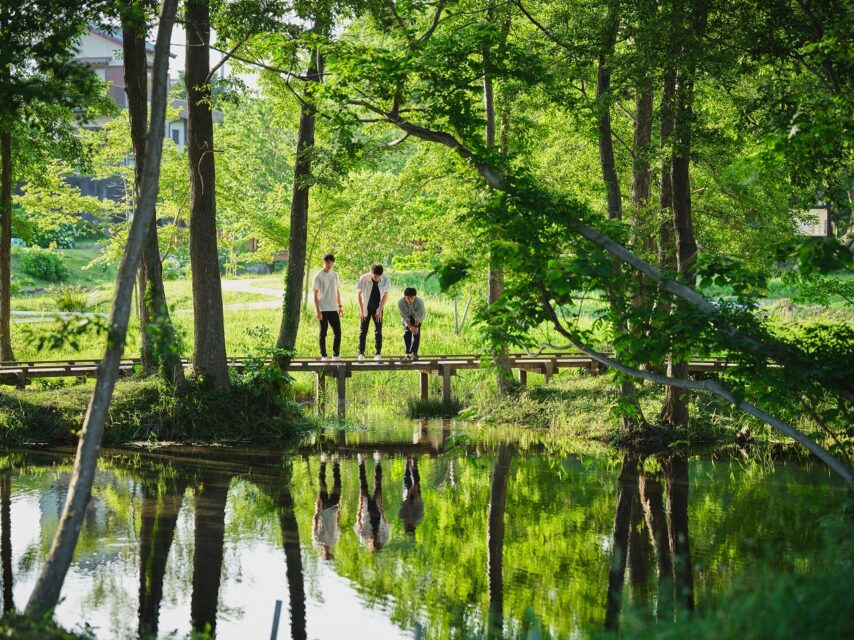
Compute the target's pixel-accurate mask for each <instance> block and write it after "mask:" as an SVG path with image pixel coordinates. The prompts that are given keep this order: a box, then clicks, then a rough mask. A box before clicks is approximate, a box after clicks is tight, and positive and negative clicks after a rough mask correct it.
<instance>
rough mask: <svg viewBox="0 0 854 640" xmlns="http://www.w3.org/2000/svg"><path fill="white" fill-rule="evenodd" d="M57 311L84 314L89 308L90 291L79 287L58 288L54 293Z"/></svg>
mask: <svg viewBox="0 0 854 640" xmlns="http://www.w3.org/2000/svg"><path fill="white" fill-rule="evenodd" d="M51 293H52V295H53V301H54V304H55V305H56V308H57V310H59V311H64V312H73V313H83V312H84V311H86V310H87V309H88V308H89V306H90V305H89V295H90V293H91V292H90V290H89V289H87V288H86V287H79V286H62V287H57V288H56V289H54V290H53V291H52V292H51Z"/></svg>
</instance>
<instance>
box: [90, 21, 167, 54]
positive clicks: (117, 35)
mask: <svg viewBox="0 0 854 640" xmlns="http://www.w3.org/2000/svg"><path fill="white" fill-rule="evenodd" d="M89 32H90V33H94V34H95V35H96V36H101V37H102V38H104V39H105V40H109V41H110V42H113V43H115V44H118V45H122V44H124V38H123V37H122V30H121V29H119V28H115V29H102V28H100V27H95V26H90V27H89ZM145 50H146V51H147V52H148V53H154V43H152V42H148V41H146V43H145ZM169 57H170V58H175V57H177V56H176V55H175V54H174V53H172V52H171V51H170V52H169Z"/></svg>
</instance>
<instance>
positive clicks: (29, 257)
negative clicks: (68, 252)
mask: <svg viewBox="0 0 854 640" xmlns="http://www.w3.org/2000/svg"><path fill="white" fill-rule="evenodd" d="M21 270H22V271H23V272H24V273H26V274H27V275H28V276H32V277H33V278H38V279H39V280H46V281H47V282H62V281H64V280H66V279H67V278H68V267H66V266H65V265H64V264H63V262H62V258H61V257H60V256H59V255H58V254H57V253H55V252H53V251H48V250H45V249H27V250H26V251H22V252H21Z"/></svg>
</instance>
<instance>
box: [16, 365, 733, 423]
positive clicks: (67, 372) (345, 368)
mask: <svg viewBox="0 0 854 640" xmlns="http://www.w3.org/2000/svg"><path fill="white" fill-rule="evenodd" d="M250 361H253V359H252V358H230V359H229V362H228V365H229V367H231V368H232V369H234V370H236V371H243V370H244V369H245V368H246V366H247V364H248V363H249V362H250ZM254 361H255V362H258V360H257V359H254ZM265 362H269V361H265ZM508 362H509V365H510V368H511V369H513V370H515V371H516V372H517V375H518V379H519V382H520V383H521V384H522V385H525V384H527V382H528V374H529V373H537V374H540V375H542V376H543V377H544V380H545V382H546V383H548V382H549V380H550V379H551V377H552V376H553V375H554V374H555V373H557V372H558V371H560V370H561V369H586V370H588V371H590V372H591V373H593V374H597V373H601V372H603V371H604V370H605V366H604V365H602V364H600V363H599V362H597V361H596V360H593V358H590V357H589V356H586V355H584V354H582V353H544V354H540V355H537V356H530V355H527V354H510V355H509V356H508ZM184 364H185V365H187V366H189V365H190V362H189V361H188V360H186V359H185V360H184ZM99 365H100V360H93V359H78V360H30V361H16V362H0V384H5V385H14V386H17V387H19V388H23V387H24V386H26V384H27V382H28V381H29V380H33V379H35V378H72V377H73V378H78V379H85V378H93V377H95V376H97V374H98V366H99ZM139 366H140V360H139V358H126V359H123V360H122V361H121V363H120V365H119V374H120V375H122V376H129V375H132V374H133V373H134V372H135V371H136V370H137V369H138V367H139ZM730 366H733V365H732V364H731V363H729V362H728V361H727V360H725V359H723V358H711V359H706V360H694V361H691V362H689V363H688V370H689V372H691V373H703V372H711V371H723V370H724V369H726V368H727V367H730ZM480 367H481V356H480V355H478V354H462V355H427V356H422V357H421V358H419V359H418V360H415V361H409V360H403V359H401V357H395V356H391V357H386V358H383V360H380V361H375V360H373V359H370V360H363V361H359V360H356V359H355V358H349V357H348V358H342V359H341V360H321V359H320V358H317V357H314V358H294V359H293V360H291V362H290V364H289V365H288V367H287V370H288V371H291V372H294V373H300V372H302V373H313V374H315V375H316V376H317V387H316V400H317V402H318V404H319V405H320V404H323V403H324V401H325V398H326V382H327V381H328V380H330V379H334V380H335V382H336V391H337V394H336V395H337V401H338V402H337V409H338V415H339V416H342V417H343V416H344V413H345V408H346V405H347V391H346V388H347V378H350V377H352V375H353V374H354V373H370V372H377V371H416V372H418V373H419V378H420V385H419V386H420V396H421V398H422V399H426V398H427V397H428V394H429V386H430V385H429V377H430V376H431V375H437V376H440V377H441V378H442V399H443V400H445V401H448V400H450V399H451V378H452V377H453V376H455V375H456V374H457V371H462V370H466V369H478V368H480Z"/></svg>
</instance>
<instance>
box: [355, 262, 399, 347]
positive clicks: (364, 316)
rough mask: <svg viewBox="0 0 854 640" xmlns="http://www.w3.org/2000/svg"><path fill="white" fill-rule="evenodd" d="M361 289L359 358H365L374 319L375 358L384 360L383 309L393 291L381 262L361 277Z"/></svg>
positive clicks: (359, 288)
mask: <svg viewBox="0 0 854 640" xmlns="http://www.w3.org/2000/svg"><path fill="white" fill-rule="evenodd" d="M356 288H357V289H358V290H359V294H358V298H359V320H361V325H360V328H359V357H358V358H359V360H364V359H365V342H366V341H367V337H368V327H370V325H371V320H373V321H374V347H375V348H376V352H375V354H374V360H382V358H383V357H382V351H383V309H384V308H385V303H386V302H387V301H388V293H389V291H391V280H389V279H388V276H386V275H383V266H382V265H381V264H374V265H371V270H370V271H368V272H367V273H365V274H362V276H361V277H360V278H359V282H358V284H357V285H356Z"/></svg>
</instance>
